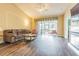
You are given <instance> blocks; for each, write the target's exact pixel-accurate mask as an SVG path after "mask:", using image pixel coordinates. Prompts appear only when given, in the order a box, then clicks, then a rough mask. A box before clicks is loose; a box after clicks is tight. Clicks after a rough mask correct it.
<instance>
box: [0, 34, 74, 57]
mask: <svg viewBox="0 0 79 59" xmlns="http://www.w3.org/2000/svg"><path fill="white" fill-rule="evenodd" d="M72 55H74V54H72V53H70V50H69V49H68V45H67V42H66V41H65V40H64V38H61V37H57V36H53V35H52V34H46V35H38V36H37V38H36V39H35V40H33V41H29V42H23V41H18V42H16V43H14V44H1V45H0V56H72Z"/></svg>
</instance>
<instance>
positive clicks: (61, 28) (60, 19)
mask: <svg viewBox="0 0 79 59" xmlns="http://www.w3.org/2000/svg"><path fill="white" fill-rule="evenodd" d="M57 34H58V36H62V37H63V36H64V16H63V15H60V16H58V23H57Z"/></svg>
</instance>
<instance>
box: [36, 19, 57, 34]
mask: <svg viewBox="0 0 79 59" xmlns="http://www.w3.org/2000/svg"><path fill="white" fill-rule="evenodd" d="M37 24H38V25H37V31H38V34H56V33H57V20H43V21H38V23H37Z"/></svg>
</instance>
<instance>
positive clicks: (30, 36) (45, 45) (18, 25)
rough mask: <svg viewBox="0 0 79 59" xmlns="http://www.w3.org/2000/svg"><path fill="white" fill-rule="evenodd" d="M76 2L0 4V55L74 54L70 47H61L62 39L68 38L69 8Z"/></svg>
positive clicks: (63, 44)
mask: <svg viewBox="0 0 79 59" xmlns="http://www.w3.org/2000/svg"><path fill="white" fill-rule="evenodd" d="M76 5H77V3H14V4H13V3H10V4H9V3H2V4H0V55H2V56H29V55H30V56H68V55H69V56H71V55H76V54H75V52H74V51H73V52H72V49H70V48H69V47H66V48H65V47H64V46H65V43H64V41H65V39H66V41H68V39H69V32H68V31H69V28H68V20H70V19H71V9H72V8H73V7H74V6H76ZM39 24H40V25H39ZM66 43H68V42H66ZM52 45H54V46H53V47H52ZM57 49H58V50H57ZM26 50H27V51H26ZM62 50H63V51H62ZM58 51H60V52H59V53H58ZM66 51H69V52H66ZM42 52H43V53H42Z"/></svg>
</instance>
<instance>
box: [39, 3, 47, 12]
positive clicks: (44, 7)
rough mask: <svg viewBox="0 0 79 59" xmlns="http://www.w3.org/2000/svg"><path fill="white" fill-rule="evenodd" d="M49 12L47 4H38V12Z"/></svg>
mask: <svg viewBox="0 0 79 59" xmlns="http://www.w3.org/2000/svg"><path fill="white" fill-rule="evenodd" d="M45 10H47V4H42V3H40V4H38V11H40V12H42V11H45Z"/></svg>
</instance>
